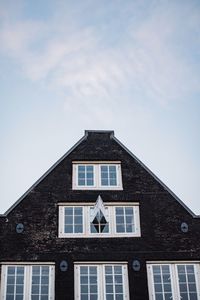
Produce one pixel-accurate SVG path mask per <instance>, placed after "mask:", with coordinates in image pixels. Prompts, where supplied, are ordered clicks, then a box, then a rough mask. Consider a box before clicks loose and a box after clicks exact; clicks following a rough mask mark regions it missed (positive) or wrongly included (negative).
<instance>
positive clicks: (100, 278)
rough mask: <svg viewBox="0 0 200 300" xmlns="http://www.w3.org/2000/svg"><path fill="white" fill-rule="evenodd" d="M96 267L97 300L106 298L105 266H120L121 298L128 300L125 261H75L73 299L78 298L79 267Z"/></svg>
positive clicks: (78, 299)
mask: <svg viewBox="0 0 200 300" xmlns="http://www.w3.org/2000/svg"><path fill="white" fill-rule="evenodd" d="M82 266H88V267H90V266H94V267H97V285H98V286H97V290H98V300H105V299H106V284H105V266H121V267H122V283H123V300H129V281H128V268H127V262H75V263H74V291H75V300H80V267H82Z"/></svg>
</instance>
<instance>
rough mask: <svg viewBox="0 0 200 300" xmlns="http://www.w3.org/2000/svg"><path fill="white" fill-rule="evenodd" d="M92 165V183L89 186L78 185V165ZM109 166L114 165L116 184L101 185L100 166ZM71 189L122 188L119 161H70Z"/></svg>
mask: <svg viewBox="0 0 200 300" xmlns="http://www.w3.org/2000/svg"><path fill="white" fill-rule="evenodd" d="M80 165H82V166H93V170H94V176H93V180H94V184H93V185H91V186H88V185H84V186H79V185H78V166H80ZM102 165H103V166H110V165H114V166H116V177H117V185H116V186H113V185H107V186H103V185H101V166H102ZM72 189H73V190H113V191H114V190H123V185H122V172H121V162H117V163H116V162H113V161H111V162H110V161H104V162H100V161H95V162H91V161H81V162H80V161H78V162H72Z"/></svg>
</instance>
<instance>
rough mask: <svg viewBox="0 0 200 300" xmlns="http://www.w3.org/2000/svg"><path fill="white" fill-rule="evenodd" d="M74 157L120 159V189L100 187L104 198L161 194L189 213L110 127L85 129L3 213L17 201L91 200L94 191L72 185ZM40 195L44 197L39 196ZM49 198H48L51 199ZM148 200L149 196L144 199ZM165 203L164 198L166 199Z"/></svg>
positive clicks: (139, 197)
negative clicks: (74, 187) (59, 157)
mask: <svg viewBox="0 0 200 300" xmlns="http://www.w3.org/2000/svg"><path fill="white" fill-rule="evenodd" d="M73 161H97V162H98V161H103V162H108V161H109V162H112V161H120V162H121V168H122V181H123V190H119V191H108V190H103V191H101V193H100V194H101V196H102V198H103V199H104V201H132V200H133V199H134V200H136V201H139V202H140V201H141V199H143V200H144V199H149V200H150V199H152V198H155V195H157V198H158V195H160V199H161V198H163V195H164V199H165V200H164V201H166V200H168V201H173V202H178V204H179V205H180V206H181V207H182V208H183V209H184V210H185V211H186V212H187V213H189V214H190V215H192V216H193V217H196V216H195V215H194V214H193V213H192V212H191V211H190V210H189V208H188V207H187V206H186V205H185V204H184V203H183V202H182V201H181V200H180V199H179V198H178V197H177V196H176V195H175V194H174V193H173V192H172V191H171V190H170V189H169V188H168V187H166V186H165V184H164V183H162V182H161V181H160V180H159V179H158V178H157V177H156V176H155V175H154V174H153V173H152V172H151V171H150V170H149V169H148V168H147V167H146V166H145V165H144V164H143V163H142V162H141V161H140V160H139V159H138V158H137V157H136V156H135V155H133V154H132V153H131V152H130V151H129V150H128V149H127V148H126V147H125V146H124V145H123V144H122V143H121V142H120V141H119V140H118V139H117V138H116V137H115V136H114V132H113V131H85V135H84V136H83V137H82V138H81V139H80V140H79V141H78V142H77V143H76V144H75V145H74V146H73V147H72V148H71V149H70V150H69V151H68V152H67V153H66V154H65V155H64V156H63V157H61V159H60V160H58V161H57V162H56V163H55V164H54V165H53V166H52V167H51V168H50V169H49V170H48V171H47V172H46V173H45V174H44V175H43V176H42V177H41V178H40V179H39V180H38V181H37V182H36V183H35V184H34V185H33V186H32V187H31V188H30V189H29V190H28V191H27V192H26V193H25V194H24V195H23V196H22V197H21V198H20V199H19V200H18V201H17V202H16V203H15V204H14V205H13V206H12V207H11V208H10V209H9V210H8V211H7V212H6V213H5V214H4V215H3V216H7V215H8V214H9V213H11V212H12V211H13V209H15V208H17V207H18V206H19V205H20V207H21V208H22V209H24V207H25V206H27V205H28V206H29V207H31V206H32V205H33V207H34V206H35V205H36V206H38V205H39V206H40V205H42V206H44V209H45V207H46V204H47V203H49V202H50V201H52V202H53V203H57V202H59V201H74V200H77V199H78V201H85V199H87V201H94V200H95V199H96V196H97V193H96V191H91V190H87V191H82V190H79V191H76V190H73V189H72V172H73V170H72V163H73ZM42 199H43V200H42ZM50 199H51V200H50ZM147 201H148V200H147ZM166 204H167V202H166Z"/></svg>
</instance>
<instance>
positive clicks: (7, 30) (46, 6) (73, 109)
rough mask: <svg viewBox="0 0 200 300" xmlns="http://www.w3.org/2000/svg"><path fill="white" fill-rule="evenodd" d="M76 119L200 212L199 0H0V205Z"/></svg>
mask: <svg viewBox="0 0 200 300" xmlns="http://www.w3.org/2000/svg"><path fill="white" fill-rule="evenodd" d="M88 129H89V130H114V131H115V136H116V137H117V138H118V139H119V140H120V141H121V142H122V143H123V144H124V145H125V146H126V147H127V148H129V150H130V151H131V152H132V153H134V155H136V156H137V157H138V158H139V159H140V160H141V161H142V162H143V163H144V164H145V165H146V166H147V167H148V168H149V169H150V170H151V171H152V172H153V173H154V174H155V175H156V176H157V177H159V178H160V180H161V181H163V182H164V183H165V184H166V185H167V186H168V187H169V188H170V189H171V190H172V191H173V192H174V193H175V194H176V195H177V196H178V197H179V198H180V199H181V200H182V201H183V202H184V203H185V205H186V206H188V207H189V208H190V209H191V210H192V211H193V212H194V213H195V214H198V215H199V214H200V201H199V200H200V198H199V184H200V181H199V179H200V155H199V153H200V134H199V131H200V1H199V0H190V1H188V0H173V1H172V0H109V1H108V0H101V1H99V0H73V1H71V0H65V1H61V0H48V1H47V0H35V1H32V0H25V1H24V0H15V1H13V0H0V140H1V147H0V166H1V168H0V213H1V214H3V213H5V211H6V210H7V209H9V207H10V206H11V205H12V204H14V203H15V202H16V201H17V200H18V198H20V197H21V196H22V195H23V194H24V193H25V192H26V190H28V189H29V188H30V187H31V186H32V185H33V184H34V183H35V181H37V180H38V179H39V178H40V177H41V176H42V175H43V174H44V173H45V172H46V171H47V170H48V169H49V168H50V167H51V166H52V165H53V164H54V163H55V162H56V161H57V160H58V159H59V158H60V157H61V156H62V155H64V153H66V152H67V151H68V150H69V149H70V148H71V147H72V146H73V145H74V144H75V143H76V142H77V141H78V140H79V139H80V138H81V137H82V136H83V135H84V130H88Z"/></svg>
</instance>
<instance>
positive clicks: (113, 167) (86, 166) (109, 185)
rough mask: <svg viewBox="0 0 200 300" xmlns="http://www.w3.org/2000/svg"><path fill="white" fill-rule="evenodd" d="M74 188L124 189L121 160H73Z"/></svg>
mask: <svg viewBox="0 0 200 300" xmlns="http://www.w3.org/2000/svg"><path fill="white" fill-rule="evenodd" d="M72 177H73V189H76V190H77V189H79V190H80V189H103V190H106V189H109V190H116V189H118V190H122V178H121V177H122V176H121V164H120V162H108V163H107V162H102V163H99V162H73V176H72Z"/></svg>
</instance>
